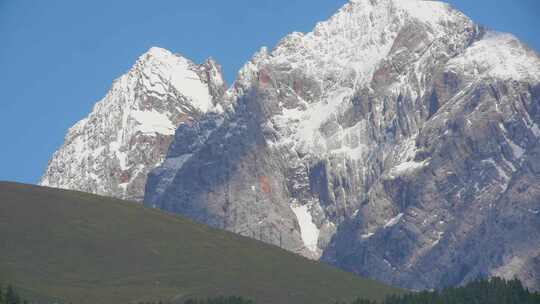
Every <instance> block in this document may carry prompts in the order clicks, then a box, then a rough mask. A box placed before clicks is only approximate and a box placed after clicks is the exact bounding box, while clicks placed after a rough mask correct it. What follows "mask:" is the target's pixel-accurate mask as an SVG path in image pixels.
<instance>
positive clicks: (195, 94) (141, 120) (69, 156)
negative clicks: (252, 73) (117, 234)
mask: <svg viewBox="0 0 540 304" xmlns="http://www.w3.org/2000/svg"><path fill="white" fill-rule="evenodd" d="M224 85H225V84H224V81H223V78H222V76H221V70H220V67H219V65H217V63H215V61H213V60H210V59H209V60H207V61H206V62H205V63H204V64H201V65H196V64H194V63H193V62H191V61H190V60H188V59H186V58H185V57H183V56H181V55H177V54H173V53H171V52H170V51H168V50H165V49H162V48H158V47H152V48H150V49H149V50H148V51H147V52H146V53H145V54H143V55H142V56H140V57H139V58H138V60H137V61H136V63H135V64H134V65H133V67H132V68H131V69H130V70H129V71H128V72H127V73H126V74H124V75H122V76H121V77H119V78H118V79H116V80H115V81H114V82H113V85H112V87H111V89H110V91H109V92H108V93H107V95H106V96H105V98H103V99H102V100H101V101H99V102H98V103H96V105H95V106H94V108H93V110H92V112H91V113H90V115H89V116H88V117H87V118H85V119H82V120H81V121H79V122H78V123H77V124H75V125H74V126H73V127H72V128H70V129H69V131H68V134H67V135H66V138H65V142H64V145H63V146H62V147H61V148H60V149H59V150H58V151H57V152H56V153H55V154H54V156H53V158H52V159H51V161H50V163H49V166H48V168H47V171H46V173H45V174H44V176H43V177H42V179H41V181H40V184H41V185H45V186H53V187H59V188H67V189H77V190H84V191H87V192H93V193H97V194H103V195H108V196H114V197H120V198H125V199H133V200H139V201H142V199H143V192H144V183H145V182H146V174H147V173H148V171H149V170H150V169H152V168H154V167H155V166H156V165H158V164H159V163H160V162H161V161H162V160H163V158H164V157H165V154H166V152H167V149H168V146H169V144H170V141H171V140H172V136H173V135H174V132H175V130H176V128H177V127H178V125H179V124H181V123H191V122H192V121H193V120H195V119H197V118H198V117H199V116H200V115H202V114H203V113H206V112H209V111H214V112H217V113H220V112H222V107H221V105H220V103H219V102H220V98H221V95H222V94H223V91H224V90H225V88H224Z"/></svg>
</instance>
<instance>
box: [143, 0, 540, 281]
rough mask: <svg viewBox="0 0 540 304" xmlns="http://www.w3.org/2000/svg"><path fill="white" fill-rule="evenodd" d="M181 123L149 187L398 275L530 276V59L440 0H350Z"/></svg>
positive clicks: (538, 90) (250, 232) (536, 229)
mask: <svg viewBox="0 0 540 304" xmlns="http://www.w3.org/2000/svg"><path fill="white" fill-rule="evenodd" d="M224 100H225V101H224V103H226V104H228V105H230V106H228V107H227V109H226V114H225V115H224V116H223V117H222V116H219V117H217V118H216V115H214V114H209V115H204V116H203V117H202V118H201V119H200V120H198V121H196V122H194V123H193V124H191V125H187V124H186V125H182V126H180V127H179V129H178V130H177V131H176V134H175V138H174V140H173V144H172V145H171V147H170V149H169V152H168V157H167V160H166V161H165V162H164V163H163V165H162V166H160V167H158V168H156V169H155V170H153V171H152V172H151V173H150V175H149V178H148V183H147V185H146V194H145V195H146V196H145V202H146V203H147V204H149V205H153V206H155V207H159V208H162V209H165V210H168V211H172V212H177V213H182V214H185V215H187V216H189V217H191V218H193V219H195V220H198V221H201V222H204V223H208V224H210V225H212V226H215V227H221V228H224V229H227V230H230V231H234V232H237V233H239V234H242V235H247V236H251V237H255V238H257V239H260V240H263V241H265V242H269V243H273V244H277V245H281V246H282V247H284V248H287V249H288V250H291V251H293V252H298V253H301V254H303V255H305V256H308V257H312V258H320V257H321V258H322V259H323V260H324V261H326V262H328V263H331V264H334V265H338V266H340V267H342V268H343V269H346V270H349V271H352V272H355V273H359V274H363V275H367V276H370V277H374V278H377V279H380V280H384V281H386V282H390V283H393V284H397V285H399V286H405V287H414V288H434V287H440V286H444V285H449V284H460V283H463V282H466V281H468V280H470V279H472V278H475V277H477V276H479V275H480V276H487V275H492V274H497V275H503V276H506V277H512V276H514V275H517V276H518V277H519V278H520V279H522V280H523V281H525V282H526V283H527V284H529V286H530V287H533V288H540V286H538V282H540V245H539V244H540V221H539V220H538V219H539V212H540V192H539V191H540V188H539V187H538V186H537V185H538V184H539V183H538V181H539V179H540V171H539V170H540V169H539V168H538V164H539V163H540V154H539V152H540V150H539V149H540V148H539V147H540V144H539V139H538V136H540V129H539V127H538V123H540V59H539V56H538V54H536V53H535V52H534V51H532V50H530V49H528V48H527V47H526V46H524V45H523V44H522V43H520V42H519V41H518V40H517V39H515V38H514V37H512V36H511V35H507V34H500V33H494V32H490V31H487V30H485V29H483V28H482V27H479V26H478V25H476V24H475V23H474V22H472V21H471V20H470V19H469V18H467V17H466V16H464V15H463V14H461V13H460V12H458V11H456V10H454V9H452V8H451V7H449V6H448V5H446V4H444V3H441V2H436V1H416V0H405V1H398V0H378V1H375V0H353V1H351V2H350V3H348V4H347V5H345V6H344V7H343V8H342V9H341V10H340V11H339V12H337V13H336V15H334V16H333V17H332V18H330V19H329V20H328V21H325V22H322V23H320V24H318V25H317V26H316V28H315V29H314V30H313V31H312V32H310V33H307V34H301V33H293V34H291V35H289V36H287V37H286V38H284V39H283V40H282V41H281V42H280V43H279V45H278V46H277V47H276V48H275V49H274V50H273V51H271V52H268V51H267V50H266V49H262V50H261V51H260V52H259V53H258V54H256V55H255V56H254V57H253V59H252V60H251V61H250V62H248V63H247V64H246V65H245V67H244V68H243V69H242V70H241V71H240V73H239V76H238V79H237V80H236V82H235V84H234V85H233V87H232V88H230V89H229V90H228V91H227V93H226V94H225V98H224Z"/></svg>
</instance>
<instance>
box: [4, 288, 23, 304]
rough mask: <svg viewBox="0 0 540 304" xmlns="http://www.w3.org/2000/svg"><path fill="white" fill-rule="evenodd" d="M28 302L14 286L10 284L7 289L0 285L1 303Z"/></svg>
mask: <svg viewBox="0 0 540 304" xmlns="http://www.w3.org/2000/svg"><path fill="white" fill-rule="evenodd" d="M26 303H28V302H26V301H25V300H23V299H22V298H21V296H19V294H18V293H17V291H16V290H15V289H14V288H13V287H12V286H10V285H9V286H8V287H7V288H5V289H4V288H3V287H2V286H0V304H26Z"/></svg>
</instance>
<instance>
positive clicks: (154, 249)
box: [0, 182, 399, 304]
mask: <svg viewBox="0 0 540 304" xmlns="http://www.w3.org/2000/svg"><path fill="white" fill-rule="evenodd" d="M1 281H4V283H7V282H10V283H12V284H14V285H15V286H18V287H20V288H22V291H23V292H24V293H25V294H26V295H28V296H31V297H36V296H37V295H39V296H40V297H44V298H47V299H51V298H57V299H63V300H66V301H67V302H72V303H74V304H84V303H101V304H107V303H115V304H116V303H130V302H135V301H141V300H159V299H164V300H166V299H171V298H174V299H178V300H180V299H184V298H186V297H191V296H213V295H241V296H245V297H249V298H252V299H254V300H257V302H258V303H263V304H264V303H280V304H285V303H306V304H307V303H310V304H316V303H321V304H323V303H324V304H328V303H333V302H334V300H337V299H342V300H349V299H353V298H356V297H362V298H368V299H382V298H383V297H384V296H386V295H388V294H389V293H395V292H399V290H396V289H394V288H391V287H387V286H384V285H382V284H379V283H376V282H373V281H371V280H365V279H360V278H358V277H355V276H353V275H350V274H347V273H345V272H342V271H340V270H337V269H334V268H332V267H329V266H326V265H323V264H320V263H317V262H312V261H309V260H306V259H304V258H302V257H299V256H296V255H293V254H290V253H288V252H286V251H284V250H281V249H280V248H276V247H273V246H270V245H266V244H263V243H260V242H257V241H254V240H250V239H247V238H244V237H240V236H237V235H233V234H231V233H228V232H224V231H219V230H215V229H212V228H209V227H206V226H203V225H200V224H197V223H193V222H191V221H190V220H187V219H184V218H181V217H177V216H172V215H169V214H165V213H162V212H160V211H157V210H152V209H147V208H144V207H142V206H139V205H135V204H133V203H130V202H125V201H120V200H115V199H110V198H105V197H100V196H95V195H90V194H86V193H81V192H73V191H64V190H57V189H50V188H43V187H37V186H30V185H23V184H16V183H7V182H0V282H1Z"/></svg>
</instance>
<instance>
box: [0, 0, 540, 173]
mask: <svg viewBox="0 0 540 304" xmlns="http://www.w3.org/2000/svg"><path fill="white" fill-rule="evenodd" d="M345 2H346V1H345V0H317V1H314V0H232V1H223V0H206V1H202V0H192V1H188V0H181V1H172V0H170V1H138V0H131V1H128V0H125V1H104V0H93V1H73V0H65V1H55V0H47V1H40V0H35V1H29V0H0V135H1V137H2V138H1V141H0V143H1V144H0V180H13V181H20V182H27V183H35V182H37V180H38V179H39V177H40V175H41V173H42V172H43V170H44V169H45V167H46V165H47V162H48V159H49V157H50V156H51V154H52V153H53V152H54V151H55V150H56V149H57V148H58V146H59V145H60V144H61V143H62V142H63V137H64V135H65V132H66V130H67V129H68V128H69V127H70V126H71V125H73V124H74V123H75V122H76V121H78V120H79V119H81V118H83V117H84V116H86V115H87V114H88V112H89V111H90V109H91V108H92V105H93V104H94V103H95V102H96V101H97V100H99V99H101V98H102V97H103V96H104V95H105V93H106V92H107V90H108V89H109V87H110V85H111V82H112V80H113V79H114V78H116V77H118V76H120V75H121V74H123V73H124V72H125V71H126V70H128V69H129V67H130V66H131V65H132V64H133V63H134V62H135V60H136V58H137V57H138V56H139V55H141V54H142V53H144V52H145V51H146V50H147V49H148V48H149V47H150V46H160V47H164V48H167V49H169V50H171V51H174V52H177V53H181V54H183V55H184V56H186V57H188V58H190V59H192V60H194V61H195V62H201V61H203V60H204V59H205V58H206V57H208V56H212V57H214V58H215V59H217V60H218V62H220V64H221V65H222V66H223V69H224V72H225V75H226V78H227V80H228V81H229V83H230V82H231V81H232V80H233V79H234V76H235V74H236V71H237V70H238V69H239V68H240V66H241V65H242V64H243V63H244V62H245V61H246V60H248V59H249V58H250V57H251V55H252V54H253V53H254V52H255V51H256V50H258V49H259V48H260V47H261V46H263V45H266V46H269V47H272V46H273V45H274V44H275V43H276V42H277V41H278V40H279V39H280V38H281V37H283V36H284V35H286V34H287V33H289V32H291V31H303V32H306V31H309V30H310V29H311V28H312V27H313V26H314V24H315V23H316V22H317V21H320V20H324V19H326V18H328V17H329V16H331V15H332V14H333V13H334V12H335V11H336V10H337V9H338V8H339V7H341V6H342V5H343V4H344V3H345ZM448 2H450V3H451V4H453V5H454V6H455V7H457V8H459V9H461V10H462V11H464V12H465V13H466V14H467V15H468V16H470V17H472V18H473V19H474V20H475V21H477V22H479V23H480V24H483V25H486V26H488V27H490V28H493V29H496V30H499V31H505V32H511V33H513V34H515V35H516V36H518V37H519V38H521V39H522V40H524V41H525V42H527V43H528V44H529V45H530V46H532V47H533V48H535V49H536V50H540V20H539V19H540V0H497V1H493V0H474V1H472V0H453V1H452V0H451V1H448Z"/></svg>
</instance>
